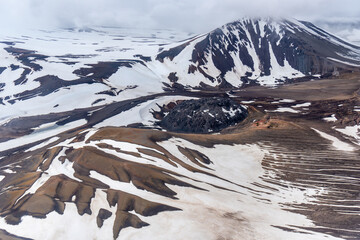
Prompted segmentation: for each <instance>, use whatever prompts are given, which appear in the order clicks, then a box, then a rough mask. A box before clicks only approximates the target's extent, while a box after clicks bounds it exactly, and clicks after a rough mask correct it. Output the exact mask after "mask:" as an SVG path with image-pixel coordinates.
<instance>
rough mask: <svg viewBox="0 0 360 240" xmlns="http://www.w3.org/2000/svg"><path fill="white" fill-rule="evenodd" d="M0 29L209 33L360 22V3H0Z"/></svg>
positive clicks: (85, 0) (194, 0)
mask: <svg viewBox="0 0 360 240" xmlns="http://www.w3.org/2000/svg"><path fill="white" fill-rule="evenodd" d="M0 4H1V5H0V6H1V8H0V21H1V22H0V26H2V27H4V26H8V27H11V28H19V27H23V26H26V27H35V28H39V27H82V26H94V25H95V26H99V25H108V26H109V25H110V26H124V27H146V28H178V29H181V30H186V31H195V32H198V31H207V30H210V29H212V28H215V27H218V26H220V25H222V24H224V23H227V22H230V21H232V20H236V19H239V18H241V17H243V16H277V17H296V18H300V19H304V20H311V21H312V20H319V19H320V20H321V19H331V18H338V19H352V18H357V19H359V18H360V16H359V14H360V4H359V3H358V0H341V1H338V0H292V1H289V0H250V1H249V0H134V1H129V0H76V1H73V0H0Z"/></svg>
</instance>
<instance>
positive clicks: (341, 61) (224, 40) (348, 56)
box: [156, 18, 360, 87]
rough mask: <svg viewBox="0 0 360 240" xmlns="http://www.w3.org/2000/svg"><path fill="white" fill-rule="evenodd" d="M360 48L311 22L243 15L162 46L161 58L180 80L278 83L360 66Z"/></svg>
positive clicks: (195, 83) (216, 83)
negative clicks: (196, 35) (169, 46)
mask: <svg viewBox="0 0 360 240" xmlns="http://www.w3.org/2000/svg"><path fill="white" fill-rule="evenodd" d="M359 53H360V47H357V46H355V45H352V44H349V43H347V42H345V41H343V40H341V39H339V38H337V37H336V36H333V35H331V34H329V33H327V32H325V31H324V30H322V29H320V28H318V27H316V26H314V25H313V24H311V23H309V22H302V21H296V20H285V19H282V20H274V19H270V18H269V19H242V20H239V21H235V22H232V23H229V24H226V25H224V26H222V27H221V28H218V29H216V30H214V31H212V32H210V33H208V34H205V35H201V36H198V37H196V38H194V39H191V40H189V41H187V42H185V43H183V44H182V45H179V46H176V47H174V48H170V49H166V50H162V52H161V53H160V54H158V55H157V58H156V59H157V60H159V61H161V62H163V63H164V64H165V65H166V66H167V67H168V68H169V69H171V70H170V71H169V79H170V80H173V81H176V82H177V83H180V84H182V85H190V86H198V85H199V80H201V81H202V83H204V84H207V85H210V86H219V85H220V86H229V84H231V85H230V86H233V87H238V86H242V85H243V84H254V83H260V84H266V85H276V84H278V83H281V82H283V81H284V80H286V79H293V78H300V77H303V76H309V75H310V76H311V75H323V74H328V73H333V72H334V71H338V70H341V69H347V68H349V66H353V67H359V66H360V55H359Z"/></svg>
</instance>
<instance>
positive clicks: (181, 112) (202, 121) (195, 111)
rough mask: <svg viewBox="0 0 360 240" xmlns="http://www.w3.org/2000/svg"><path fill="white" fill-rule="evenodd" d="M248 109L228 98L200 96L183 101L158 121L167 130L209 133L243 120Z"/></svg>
mask: <svg viewBox="0 0 360 240" xmlns="http://www.w3.org/2000/svg"><path fill="white" fill-rule="evenodd" d="M247 115H248V111H247V110H246V108H245V107H243V106H242V105H240V104H238V103H236V102H234V101H233V100H231V99H229V98H202V99H198V100H187V101H183V102H181V103H180V104H178V105H177V106H176V107H174V108H173V109H172V110H171V111H170V112H169V114H167V115H166V116H165V117H164V118H163V119H162V120H161V121H160V123H159V125H160V126H161V127H163V128H165V129H167V130H169V131H173V132H184V133H211V132H217V131H220V130H221V129H224V128H226V127H228V126H231V125H234V124H236V123H238V122H241V121H242V120H244V119H245V118H246V117H247Z"/></svg>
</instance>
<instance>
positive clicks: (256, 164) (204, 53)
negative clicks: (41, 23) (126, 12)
mask: <svg viewBox="0 0 360 240" xmlns="http://www.w3.org/2000/svg"><path fill="white" fill-rule="evenodd" d="M359 52H360V49H359V47H356V46H354V45H351V44H349V43H346V42H344V41H343V40H341V39H339V38H337V37H335V36H333V35H331V34H328V33H326V32H325V31H323V30H321V29H319V28H317V27H315V26H314V25H312V24H310V23H306V22H300V21H296V20H274V19H247V18H245V19H242V20H239V21H236V22H233V23H229V24H226V25H224V26H222V27H221V28H218V29H216V30H214V31H212V32H210V33H207V34H202V35H197V36H192V35H189V34H186V33H178V32H174V31H170V30H146V31H145V30H141V29H122V28H106V27H98V28H86V29H62V30H57V31H34V30H32V31H29V32H21V33H12V34H10V33H0V113H1V114H0V239H36V240H37V239H81V240H82V239H127V240H128V239H130V240H132V239H136V240H138V239H146V240H148V239H164V240H165V239H177V240H180V239H181V240H182V239H210V240H219V239H234V240H235V239H236V240H237V239H254V240H255V239H274V240H275V239H276V240H278V239H299V240H302V239H334V240H335V239H357V238H358V236H359V230H358V226H359V224H360V220H359V217H358V216H359V213H360V212H359V208H357V207H356V206H355V205H356V204H357V202H358V201H359V193H360V188H359V186H358V184H357V183H358V181H359V180H360V177H359V176H358V172H359V167H358V166H360V163H357V162H358V161H359V159H360V158H359V145H360V142H359V139H360V136H359V135H358V133H357V131H358V129H360V126H359V122H360V112H359V107H360V98H359V94H358V90H359V88H360V83H359V80H358V79H359V77H358V76H359V73H358V69H359V65H360V57H359ZM338 74H340V77H337V75H338ZM332 75H335V76H334V77H332ZM321 76H322V77H323V79H320V77H321ZM326 77H330V78H329V79H326ZM287 80H289V81H287ZM295 80H298V81H295ZM306 80H313V81H306ZM317 80H318V81H317ZM291 81H295V82H296V83H294V84H289V85H287V83H289V82H291ZM280 84H281V85H282V86H281V87H279V85H280ZM268 86H270V87H269V88H268ZM274 86H275V87H274ZM184 108H185V109H184Z"/></svg>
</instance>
